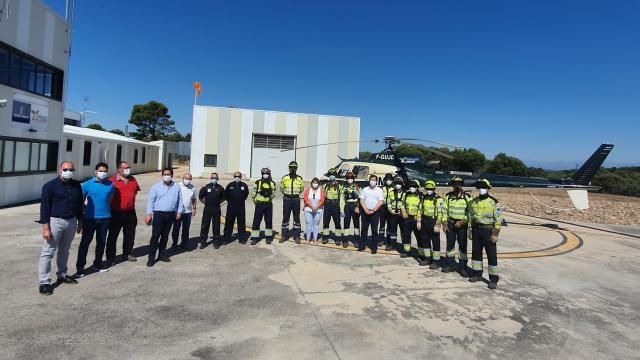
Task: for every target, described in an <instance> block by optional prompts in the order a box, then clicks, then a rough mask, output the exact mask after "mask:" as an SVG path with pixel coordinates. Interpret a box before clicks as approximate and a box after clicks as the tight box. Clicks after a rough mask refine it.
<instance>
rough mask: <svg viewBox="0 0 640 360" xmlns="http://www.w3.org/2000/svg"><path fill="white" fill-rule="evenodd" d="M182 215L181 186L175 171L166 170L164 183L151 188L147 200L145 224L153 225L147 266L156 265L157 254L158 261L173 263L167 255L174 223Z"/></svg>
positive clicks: (163, 172)
mask: <svg viewBox="0 0 640 360" xmlns="http://www.w3.org/2000/svg"><path fill="white" fill-rule="evenodd" d="M182 213H184V204H183V202H182V194H181V191H180V186H179V185H178V184H176V183H175V182H174V181H173V169H171V168H164V169H162V181H161V182H159V183H157V184H155V185H153V186H152V187H151V190H149V199H148V200H147V216H146V217H145V219H144V222H145V223H146V224H147V225H153V228H152V229H151V240H150V241H149V261H147V266H149V267H151V266H153V265H154V264H155V260H156V252H157V253H158V260H160V261H163V262H170V261H171V259H169V257H168V256H167V255H166V253H165V252H166V251H167V241H168V240H169V232H170V231H171V226H173V223H174V222H175V221H176V220H180V219H181V218H182V215H181V214H182Z"/></svg>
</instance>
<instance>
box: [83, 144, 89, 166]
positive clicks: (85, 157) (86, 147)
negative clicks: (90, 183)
mask: <svg viewBox="0 0 640 360" xmlns="http://www.w3.org/2000/svg"><path fill="white" fill-rule="evenodd" d="M82 165H84V166H87V165H91V141H85V142H84V152H83V153H82Z"/></svg>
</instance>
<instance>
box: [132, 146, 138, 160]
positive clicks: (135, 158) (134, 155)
mask: <svg viewBox="0 0 640 360" xmlns="http://www.w3.org/2000/svg"><path fill="white" fill-rule="evenodd" d="M133 163H134V164H137V163H138V149H133Z"/></svg>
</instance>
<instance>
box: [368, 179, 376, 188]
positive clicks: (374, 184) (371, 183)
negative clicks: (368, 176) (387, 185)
mask: <svg viewBox="0 0 640 360" xmlns="http://www.w3.org/2000/svg"><path fill="white" fill-rule="evenodd" d="M376 185H378V182H377V181H375V180H369V186H371V187H372V188H373V187H376Z"/></svg>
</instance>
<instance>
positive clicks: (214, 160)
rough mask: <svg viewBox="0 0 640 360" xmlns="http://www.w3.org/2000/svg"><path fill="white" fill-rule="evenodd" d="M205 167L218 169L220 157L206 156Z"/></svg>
mask: <svg viewBox="0 0 640 360" xmlns="http://www.w3.org/2000/svg"><path fill="white" fill-rule="evenodd" d="M204 166H208V167H218V155H212V154H204Z"/></svg>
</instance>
